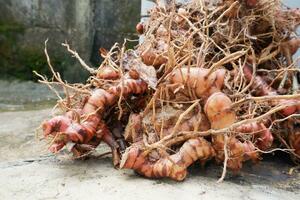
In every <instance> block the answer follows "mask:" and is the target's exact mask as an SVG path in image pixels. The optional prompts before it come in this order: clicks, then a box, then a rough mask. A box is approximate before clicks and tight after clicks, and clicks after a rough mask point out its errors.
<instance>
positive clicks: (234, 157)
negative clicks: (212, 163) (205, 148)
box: [212, 135, 259, 172]
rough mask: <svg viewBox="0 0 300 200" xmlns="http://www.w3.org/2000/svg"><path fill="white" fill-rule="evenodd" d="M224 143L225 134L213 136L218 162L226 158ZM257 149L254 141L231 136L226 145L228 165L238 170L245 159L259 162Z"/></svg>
mask: <svg viewBox="0 0 300 200" xmlns="http://www.w3.org/2000/svg"><path fill="white" fill-rule="evenodd" d="M224 145H225V139H224V135H218V136H213V138H212V146H213V148H214V150H215V151H216V156H215V159H216V161H217V162H218V163H222V162H224V160H225V152H224ZM255 150H256V149H255V146H254V145H253V143H252V142H250V141H245V142H243V143H242V142H241V141H239V140H238V139H237V138H236V137H234V136H232V137H230V138H229V139H228V141H227V145H226V151H227V152H228V161H227V167H228V168H229V169H231V170H232V171H234V172H238V171H239V170H240V169H241V168H242V166H243V162H244V161H247V160H249V159H251V160H252V161H253V162H257V161H258V159H259V155H258V153H256V152H255Z"/></svg>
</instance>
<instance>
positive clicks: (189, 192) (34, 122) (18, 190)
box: [0, 109, 300, 200]
mask: <svg viewBox="0 0 300 200" xmlns="http://www.w3.org/2000/svg"><path fill="white" fill-rule="evenodd" d="M50 111H51V110H49V109H45V110H32V111H30V110H29V111H19V112H2V113H0V122H1V123H0V152H1V153H0V185H1V187H0V197H1V199H72V200H73V199H81V200H82V199H124V198H125V199H143V200H146V199H183V198H186V199H274V200H275V199H293V200H295V199H300V193H299V189H300V175H299V173H298V172H297V170H296V171H295V172H294V173H293V175H288V174H287V173H288V171H289V170H290V169H291V167H293V165H291V164H286V162H284V161H283V160H282V159H281V160H279V161H276V162H274V159H270V158H266V160H264V161H262V162H261V163H259V164H258V165H252V164H248V165H246V166H245V168H244V169H243V171H242V172H241V173H240V174H239V175H232V174H228V176H227V179H226V180H225V181H224V182H223V183H220V184H218V183H216V181H217V179H218V177H219V176H220V174H221V171H222V167H221V166H217V165H215V164H214V163H211V164H209V165H208V166H207V167H206V169H200V167H199V166H194V167H193V168H192V169H191V171H190V175H189V176H188V177H187V179H186V180H185V181H184V182H180V183H177V182H174V181H171V180H149V179H145V178H143V177H140V176H138V175H136V174H135V173H134V172H132V171H130V170H128V171H127V170H116V169H114V168H113V167H112V165H111V160H110V158H109V157H107V158H98V159H96V158H92V159H89V160H86V161H74V160H71V159H70V158H68V157H66V156H57V157H54V156H53V155H51V154H49V153H48V152H47V150H46V147H47V146H46V143H45V141H39V140H38V139H37V138H36V136H35V128H36V127H38V126H39V124H40V122H41V121H42V120H44V119H45V118H47V117H49V113H50ZM98 151H99V152H104V151H105V147H101V148H99V149H98Z"/></svg>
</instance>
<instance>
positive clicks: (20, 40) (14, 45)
mask: <svg viewBox="0 0 300 200" xmlns="http://www.w3.org/2000/svg"><path fill="white" fill-rule="evenodd" d="M139 19H140V0H0V77H2V78H7V77H14V76H15V77H18V78H24V79H26V78H31V77H30V76H29V77H28V76H24V77H23V76H22V75H25V74H28V73H31V71H32V70H34V69H36V70H39V71H41V72H42V73H43V72H44V73H47V70H46V66H45V65H46V63H45V59H44V56H43V47H44V41H45V40H46V39H47V38H49V44H48V46H49V54H50V56H51V58H52V60H53V62H54V64H55V66H56V67H57V69H58V70H60V71H61V72H62V74H63V76H64V78H66V79H67V80H69V81H78V80H80V79H81V80H84V78H85V77H84V76H85V74H84V73H83V72H82V70H81V69H80V66H79V65H78V64H77V62H76V61H75V60H74V59H73V58H71V57H70V56H69V54H68V53H67V52H66V51H65V49H64V48H62V47H61V45H60V44H61V43H62V42H64V41H68V42H69V43H70V44H71V46H72V48H75V49H76V50H77V51H78V52H79V53H80V55H81V56H82V57H83V58H84V59H85V60H86V61H87V62H90V61H92V63H93V64H91V65H94V66H97V65H98V64H99V61H100V60H99V56H98V53H97V52H98V48H99V47H106V48H109V47H110V46H111V45H112V44H113V43H114V42H122V41H123V38H124V37H131V38H132V37H136V36H135V35H134V29H135V24H136V23H137V22H138V21H139Z"/></svg>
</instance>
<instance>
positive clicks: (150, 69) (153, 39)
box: [39, 0, 300, 181]
mask: <svg viewBox="0 0 300 200" xmlns="http://www.w3.org/2000/svg"><path fill="white" fill-rule="evenodd" d="M149 14H150V15H149V16H150V17H149V20H148V21H145V22H143V23H139V24H138V25H137V26H136V30H137V32H138V33H139V34H140V35H142V40H141V42H140V43H139V44H138V45H137V46H136V47H135V48H134V49H132V50H126V45H125V43H124V45H123V46H119V45H117V44H116V45H114V46H113V47H112V49H111V50H110V51H108V50H105V49H103V48H100V56H102V57H103V59H104V61H103V63H102V64H101V65H100V67H98V68H97V69H96V68H91V67H89V66H88V65H87V64H85V63H84V61H83V60H82V59H81V58H80V57H79V55H78V54H77V53H76V52H75V51H73V50H71V49H70V48H69V46H68V45H65V46H66V47H68V48H67V49H68V51H69V52H70V53H71V54H72V55H74V56H75V57H76V58H77V59H79V62H80V63H81V64H82V65H83V67H84V68H85V69H87V70H88V71H89V72H90V73H91V76H90V77H89V79H88V80H87V83H86V84H72V85H71V84H66V83H64V82H63V81H62V79H61V78H60V76H59V74H58V73H56V72H55V71H54V70H53V68H52V66H51V63H50V59H49V56H48V54H47V52H45V53H46V56H47V61H48V63H49V66H50V69H51V72H52V73H53V79H50V80H51V81H56V82H48V81H47V79H46V78H45V77H43V76H40V75H39V77H40V78H41V79H42V81H41V82H43V83H46V84H47V85H48V86H49V87H50V88H51V89H53V87H52V84H59V85H61V86H62V87H63V89H64V90H65V93H66V97H65V98H62V97H61V96H60V95H59V94H58V93H57V92H56V94H57V95H58V97H59V99H60V100H59V102H58V107H59V108H61V109H62V111H63V113H64V114H62V115H60V116H56V117H54V118H52V119H50V120H48V121H46V122H44V124H43V129H44V136H45V137H52V138H53V141H52V143H51V145H50V150H51V151H52V152H57V151H59V150H60V149H62V148H63V147H64V146H65V145H66V144H67V143H69V142H70V143H73V148H72V149H71V150H72V152H73V153H74V155H75V156H76V157H83V156H85V155H87V154H89V153H91V151H92V150H93V149H94V148H96V147H97V146H98V145H99V144H100V142H101V141H104V142H105V143H107V144H108V145H109V146H110V147H111V149H112V152H113V163H114V165H115V166H117V165H118V164H119V162H120V156H121V153H122V152H123V151H125V153H124V154H123V156H122V159H121V160H122V162H121V168H127V169H133V170H135V171H137V172H138V173H140V174H141V175H143V176H146V177H149V178H163V177H169V178H171V179H173V180H177V181H181V180H183V179H184V178H185V177H186V175H187V168H188V167H189V166H190V165H191V164H192V163H194V162H195V161H197V160H200V161H201V162H202V163H205V162H206V161H207V160H209V159H213V158H215V160H216V161H217V163H220V164H222V163H223V165H224V169H223V173H222V176H221V178H220V180H223V179H224V177H225V175H226V169H227V168H228V169H231V170H233V171H234V172H238V171H239V170H240V169H241V168H242V166H243V164H244V162H245V161H247V160H252V161H253V162H258V161H259V160H260V159H262V158H263V154H264V153H270V152H274V151H277V150H283V149H281V147H283V146H284V147H286V148H287V149H285V150H284V151H290V154H291V155H292V158H295V160H298V161H299V160H300V136H299V135H300V134H299V132H300V131H299V130H298V129H299V128H298V126H299V124H298V123H299V120H298V117H299V112H300V95H299V94H298V93H299V80H298V79H299V77H300V76H299V72H300V70H299V68H298V67H297V66H296V65H297V60H293V59H294V57H293V55H294V54H295V52H296V51H297V50H298V49H299V47H300V39H299V37H298V35H297V34H295V32H296V28H297V27H298V26H299V25H300V11H299V9H286V8H285V7H283V6H282V5H281V3H280V1H279V0H238V1H235V0H216V1H208V0H202V1H198V0H191V1H189V3H183V4H177V3H176V2H172V3H170V4H168V5H163V4H161V3H159V5H157V6H156V7H155V8H153V9H152V10H151V11H150V12H149ZM283 94H284V95H283ZM137 113H138V114H137ZM287 127H288V128H287ZM110 130H111V131H110ZM68 146H69V145H68ZM70 146H71V145H70ZM71 147H72V146H71Z"/></svg>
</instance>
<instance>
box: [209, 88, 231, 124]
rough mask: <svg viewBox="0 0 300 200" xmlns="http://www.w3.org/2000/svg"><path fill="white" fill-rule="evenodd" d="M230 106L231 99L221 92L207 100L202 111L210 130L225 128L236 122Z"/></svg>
mask: <svg viewBox="0 0 300 200" xmlns="http://www.w3.org/2000/svg"><path fill="white" fill-rule="evenodd" d="M231 105H232V101H231V99H230V98H229V97H228V96H227V95H225V94H224V93H222V92H216V93H214V94H213V95H211V96H210V97H209V98H208V99H207V101H206V104H205V107H204V111H205V113H206V115H207V117H208V119H209V121H210V124H211V128H213V129H221V128H225V127H228V126H230V125H231V124H233V123H234V122H235V121H236V114H235V112H234V111H233V110H232V109H231Z"/></svg>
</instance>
